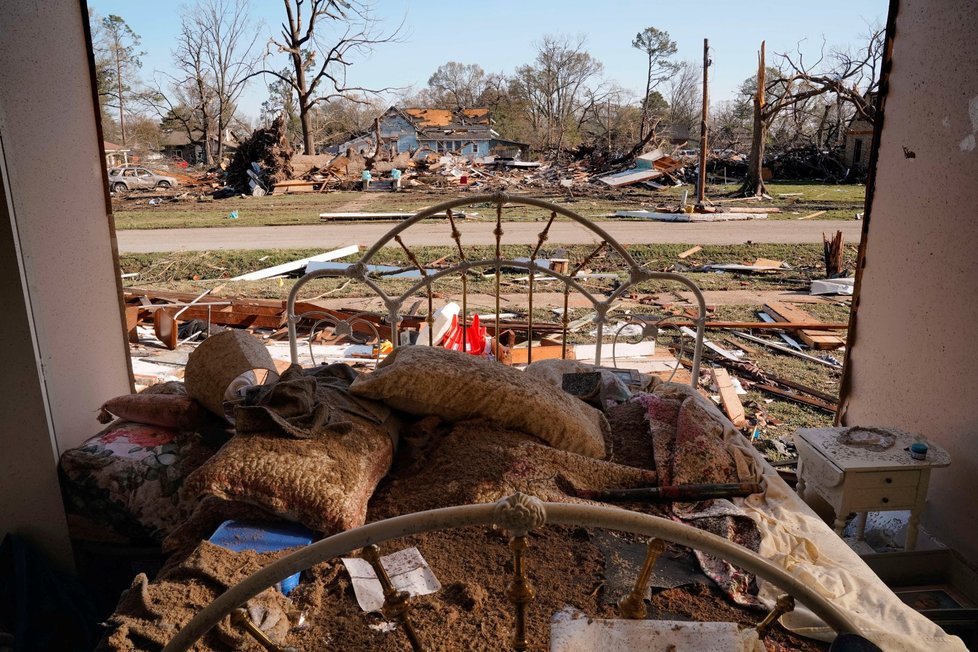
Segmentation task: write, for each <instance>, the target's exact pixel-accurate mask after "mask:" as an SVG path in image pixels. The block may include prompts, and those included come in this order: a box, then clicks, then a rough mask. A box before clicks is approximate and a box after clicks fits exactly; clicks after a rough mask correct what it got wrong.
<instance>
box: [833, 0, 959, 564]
mask: <svg viewBox="0 0 978 652" xmlns="http://www.w3.org/2000/svg"><path fill="white" fill-rule="evenodd" d="M898 4H899V8H898V12H897V15H896V29H895V37H894V40H893V56H892V72H891V75H890V80H889V81H890V86H889V91H888V93H887V95H886V99H885V109H884V116H885V117H884V122H883V131H882V136H881V140H880V145H879V153H878V162H877V170H876V187H875V193H874V196H873V199H872V205H871V206H870V208H869V218H870V219H869V222H868V224H867V231H866V234H865V236H864V239H865V252H866V253H865V266H864V268H863V270H862V279H861V288H860V294H859V297H858V308H857V312H856V322H855V330H854V331H853V332H852V333H851V334H850V338H851V341H850V347H851V350H850V353H849V359H848V362H847V364H848V365H849V366H848V370H847V373H848V374H849V378H850V381H851V384H850V391H849V396H848V409H847V412H846V413H845V420H844V423H845V424H847V425H854V424H862V425H872V424H875V425H892V426H896V427H900V428H903V429H906V430H910V431H916V432H921V433H923V434H925V435H926V436H927V437H928V438H929V439H931V440H933V441H934V442H936V443H938V444H939V445H940V446H942V447H944V448H945V449H947V450H948V451H949V452H950V454H951V466H950V467H949V468H947V469H938V470H935V471H934V472H933V474H932V475H931V489H930V494H929V497H928V504H927V510H926V513H925V516H924V518H923V522H922V524H923V526H924V527H925V528H926V529H927V530H928V531H930V532H931V533H932V534H934V535H936V536H937V537H938V538H939V539H941V540H942V541H943V542H944V543H945V544H947V545H948V546H950V547H952V548H956V549H957V550H958V551H959V552H961V553H962V554H963V555H964V556H965V557H966V558H967V559H968V560H969V561H970V562H971V563H972V564H978V509H976V508H975V506H974V503H975V498H976V496H978V143H976V138H978V65H976V62H978V3H975V2H960V1H959V0H899V3H898Z"/></svg>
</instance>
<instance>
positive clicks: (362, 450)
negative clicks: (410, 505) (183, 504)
mask: <svg viewBox="0 0 978 652" xmlns="http://www.w3.org/2000/svg"><path fill="white" fill-rule="evenodd" d="M347 417H348V418H349V420H350V422H351V424H352V425H351V428H350V430H348V431H344V432H343V433H328V434H324V435H322V436H319V437H313V438H310V439H293V438H288V437H281V436H277V435H275V434H274V433H256V434H237V435H235V436H234V437H232V438H231V440H230V441H229V442H228V443H226V444H225V445H224V446H223V447H222V448H221V450H220V451H218V452H217V454H216V455H214V457H212V458H211V459H210V460H208V461H207V463H206V464H204V465H203V466H201V468H199V469H197V471H195V472H194V473H192V474H191V475H190V477H188V478H187V481H186V483H185V484H184V489H183V492H184V495H185V496H194V497H206V496H217V497H218V498H221V499H224V500H228V501H235V502H238V503H245V504H249V505H254V506H256V507H258V508H260V509H261V510H262V512H264V513H269V514H272V515H274V516H278V517H281V518H285V519H288V520H291V521H298V522H299V523H302V524H303V525H305V526H306V527H308V528H310V529H312V530H316V531H318V532H322V533H323V534H325V535H330V534H335V533H337V532H341V531H343V530H348V529H351V528H355V527H359V526H361V525H363V523H364V521H365V520H366V514H367V501H368V500H369V499H370V497H371V496H372V495H373V491H374V488H376V486H377V483H378V482H380V479H381V478H382V477H383V476H384V475H385V474H386V473H387V469H388V468H389V467H390V464H391V460H392V459H393V456H394V445H393V443H392V441H391V437H390V435H389V434H388V431H387V428H386V427H385V426H384V425H383V424H378V423H376V422H372V421H370V420H368V419H365V418H363V417H359V416H356V415H353V414H348V415H347Z"/></svg>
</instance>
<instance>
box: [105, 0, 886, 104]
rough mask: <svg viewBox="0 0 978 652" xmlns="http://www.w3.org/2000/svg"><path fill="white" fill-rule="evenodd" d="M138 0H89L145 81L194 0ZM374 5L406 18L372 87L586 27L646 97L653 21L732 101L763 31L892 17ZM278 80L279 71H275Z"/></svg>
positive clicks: (846, 26) (613, 1)
mask: <svg viewBox="0 0 978 652" xmlns="http://www.w3.org/2000/svg"><path fill="white" fill-rule="evenodd" d="M192 4H193V3H192V2H185V3H183V4H177V3H173V4H169V5H166V8H165V9H164V8H163V5H160V4H158V3H151V2H145V1H136V2H134V1H133V0H89V7H90V8H91V9H93V10H94V11H95V12H97V14H98V15H100V16H106V15H110V14H115V15H118V16H120V17H122V18H123V19H124V20H125V21H126V22H127V23H128V24H129V26H130V27H131V28H132V29H133V31H135V32H136V33H137V34H138V35H139V36H140V37H141V38H142V43H141V46H140V47H141V49H142V50H144V51H145V53H146V54H145V55H144V56H143V57H142V63H143V67H142V72H141V76H142V79H143V81H149V80H152V79H153V77H154V74H158V73H160V72H167V71H170V70H171V67H172V64H171V60H172V49H173V45H174V40H175V38H176V36H177V34H178V33H179V28H180V13H181V9H182V8H184V7H186V6H188V5H192ZM373 6H374V14H375V15H376V16H377V17H378V18H380V19H382V26H385V27H386V28H387V29H388V30H393V29H395V28H397V27H398V25H400V24H401V23H402V21H403V26H402V31H401V37H400V39H399V41H400V42H397V43H388V44H382V45H379V46H377V48H376V49H375V50H374V51H373V52H371V53H370V54H368V55H366V56H364V57H360V58H357V59H355V60H354V61H355V63H354V64H353V66H352V67H351V69H350V73H349V75H350V77H349V81H350V83H351V84H355V85H359V86H364V87H368V88H385V87H411V86H413V87H414V88H415V89H419V88H421V87H423V86H424V85H425V84H426V82H427V80H428V77H430V76H431V73H433V72H434V71H435V69H437V68H438V66H440V65H442V64H444V63H447V62H448V61H458V62H460V63H465V64H469V63H477V64H479V65H480V66H482V68H483V69H484V70H486V71H487V72H502V73H512V72H513V70H514V69H515V68H516V67H517V66H520V65H522V64H525V63H530V62H532V60H533V58H534V56H535V50H534V43H536V42H538V41H539V39H540V38H541V37H542V36H544V35H545V34H554V35H559V34H566V35H570V36H575V37H576V36H578V35H583V36H585V37H586V38H587V49H588V51H589V52H590V53H591V55H592V56H594V57H595V58H596V59H598V60H599V61H601V62H602V63H603V64H604V71H605V77H606V78H608V79H612V80H615V81H617V82H618V83H619V84H620V85H621V86H623V87H625V88H628V89H630V90H633V91H635V94H636V97H640V96H641V92H644V88H645V73H646V69H645V66H646V62H645V55H644V54H643V53H641V52H639V51H638V50H636V49H634V48H632V47H631V42H632V39H634V38H635V35H636V34H637V33H638V32H639V31H641V30H642V29H644V28H646V27H649V26H653V27H656V28H658V29H660V30H665V31H667V32H668V33H669V35H670V36H671V37H672V39H673V40H674V41H675V42H676V45H677V46H678V49H679V52H678V54H677V56H676V58H677V59H678V60H689V61H695V62H697V64H698V65H702V61H703V39H704V38H707V39H709V41H710V50H711V56H712V60H713V65H712V66H711V68H710V98H711V104H716V103H718V102H722V101H725V100H730V99H733V98H734V96H735V94H736V91H737V88H738V86H739V85H740V83H741V82H742V81H743V80H744V79H746V78H748V77H750V76H751V75H752V74H753V73H754V71H755V70H756V67H757V51H758V49H759V47H760V43H761V41H762V40H766V41H767V47H766V50H767V56H768V62H769V63H770V62H771V60H772V59H773V54H774V53H777V52H786V51H789V52H793V51H795V50H796V49H797V48H798V47H799V44H800V46H801V48H802V50H803V51H804V52H806V53H809V55H810V56H814V55H815V54H817V51H818V49H819V48H820V47H821V45H822V42H823V38H824V40H825V41H826V42H827V44H828V45H829V46H837V47H846V46H854V47H855V46H858V45H860V44H862V43H863V42H864V40H865V39H863V38H862V37H863V35H864V34H865V33H866V32H867V30H868V28H869V26H871V25H883V24H884V23H885V20H886V11H887V3H886V1H885V0H816V1H813V2H800V1H798V0H781V1H779V2H770V1H760V0H738V1H736V2H730V1H729V0H724V1H720V0H700V1H699V2H681V1H680V0H672V1H671V2H663V1H662V0H605V1H604V2H600V1H595V0H586V1H581V0H564V1H562V2H559V1H553V0H483V1H482V2H464V1H463V2H459V1H455V2H444V1H443V0H375V2H374V5H373ZM252 7H253V16H254V18H255V20H256V22H259V21H260V22H261V24H262V36H261V37H260V43H259V45H262V50H265V47H264V44H265V43H267V41H268V39H269V38H270V36H271V34H272V30H273V29H275V30H277V29H278V26H279V25H280V24H281V23H282V21H283V19H284V15H285V10H284V8H283V4H282V3H281V2H279V1H278V0H253V2H252ZM269 52H270V53H269V55H268V56H269V59H268V67H269V68H272V69H282V68H283V67H285V66H286V65H287V61H286V59H285V56H284V55H282V54H280V53H277V52H275V50H274V48H270V49H269ZM268 81H271V78H268ZM266 86H267V82H266V81H263V80H262V78H260V77H259V78H256V79H255V80H254V81H253V83H252V84H251V85H250V86H249V88H248V89H247V90H246V91H245V94H244V96H243V97H242V99H241V101H240V103H239V104H240V109H241V111H242V113H244V114H245V115H247V116H248V117H249V118H252V119H255V118H257V117H258V114H259V113H260V110H261V103H262V101H263V100H264V99H265V97H266V96H267V89H266Z"/></svg>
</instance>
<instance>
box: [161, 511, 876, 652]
mask: <svg viewBox="0 0 978 652" xmlns="http://www.w3.org/2000/svg"><path fill="white" fill-rule="evenodd" d="M544 525H570V526H576V527H590V528H604V529H609V530H617V531H621V532H631V533H634V534H639V535H643V536H647V537H655V538H656V539H660V540H663V541H670V542H673V543H678V544H680V545H684V546H688V547H691V548H695V549H697V550H702V551H704V552H707V553H710V554H713V555H716V556H719V557H721V558H723V559H727V560H729V561H731V562H732V563H734V564H735V565H737V566H738V567H740V568H743V569H744V570H746V571H748V572H751V573H754V574H755V575H757V576H758V577H760V578H762V579H764V580H767V581H769V582H771V583H772V584H774V585H775V586H777V587H779V588H780V589H782V590H785V591H787V592H788V593H789V594H790V595H791V596H795V597H797V598H798V600H799V601H801V602H802V603H803V604H804V605H805V606H806V607H808V608H809V609H811V610H812V612H814V613H815V615H817V616H818V617H819V618H821V619H822V620H823V621H824V622H825V623H826V624H827V625H828V626H829V627H831V628H832V629H834V630H835V631H836V632H837V633H839V634H855V635H857V636H861V633H860V630H859V628H858V626H857V625H855V623H854V622H853V621H852V619H850V618H849V616H848V615H847V614H846V613H845V612H844V611H842V610H841V609H838V608H837V607H836V606H835V605H833V604H832V603H831V602H830V601H828V600H826V599H825V598H824V597H822V596H821V595H820V594H819V593H817V592H816V591H815V590H814V589H813V588H812V587H811V586H809V585H808V584H807V583H806V582H805V581H803V580H801V579H798V578H795V577H793V576H791V575H789V574H788V573H787V572H786V571H784V570H782V569H781V568H779V567H778V566H776V565H774V564H772V563H771V562H769V561H767V560H766V559H764V558H763V557H761V556H760V555H758V554H757V553H755V552H753V551H751V550H749V549H747V548H744V547H743V546H741V545H739V544H736V543H731V542H730V541H727V540H726V539H724V538H722V537H719V536H717V535H715V534H711V533H709V532H706V531H703V530H699V529H696V528H694V527H692V526H690V525H686V524H683V523H677V522H674V521H671V520H668V519H664V518H660V517H658V516H650V515H648V514H641V513H638V512H630V511H626V510H623V509H618V508H613V507H604V506H594V505H571V504H563V503H544V502H542V501H540V500H538V499H537V498H534V497H532V496H527V495H525V494H514V495H512V496H508V497H506V498H503V499H501V500H499V501H498V502H496V503H485V504H480V505H462V506H457V507H445V508H442V509H434V510H430V511H426V512H418V513H415V514H407V515H405V516H397V517H394V518H390V519H386V520H383V521H377V522H375V523H370V524H368V525H364V526H361V527H359V528H356V529H354V530H348V531H346V532H341V533H340V534H335V535H333V536H331V537H328V538H326V539H323V540H322V541H319V542H317V543H314V544H312V545H310V546H307V547H305V548H303V549H301V550H297V551H296V552H293V553H292V554H290V555H288V556H286V557H283V558H282V559H279V560H278V561H275V562H273V563H272V564H270V565H268V566H266V567H265V568H262V569H261V570H259V571H257V572H255V573H253V574H252V575H250V576H248V577H247V578H245V579H244V580H242V581H241V582H239V583H238V584H236V585H235V586H233V587H231V588H230V589H228V590H227V591H226V592H224V593H223V594H221V595H220V596H218V597H217V598H216V599H215V600H214V601H213V602H212V603H211V604H209V605H208V606H207V607H205V608H204V609H203V610H202V611H201V612H200V613H198V614H197V615H196V616H195V617H194V618H193V619H192V620H191V621H190V622H189V623H188V624H187V625H186V626H184V627H183V628H182V629H181V630H180V631H179V632H178V633H177V634H176V636H174V638H173V639H172V640H171V641H170V642H169V643H168V644H167V646H166V647H165V648H163V652H184V651H185V650H189V649H191V648H192V646H193V644H194V643H195V642H196V641H197V640H198V639H200V637H201V636H203V635H204V634H206V633H207V631H208V630H210V629H211V628H212V627H214V626H215V625H217V624H218V623H219V622H220V621H221V619H222V618H224V617H225V616H226V615H228V614H230V613H231V612H232V611H233V610H235V609H236V608H238V607H239V605H242V604H244V603H245V602H247V601H248V600H249V599H251V598H253V597H254V596H256V595H258V594H259V593H260V592H261V591H263V590H264V589H265V588H267V587H269V586H274V585H275V583H276V582H280V581H282V580H283V579H285V578H286V577H289V576H290V575H293V574H295V573H298V572H300V571H302V570H305V569H307V568H309V567H311V566H314V565H315V564H318V563H321V562H324V561H326V560H329V559H335V558H337V557H341V556H344V555H349V553H351V552H352V551H355V550H357V549H361V548H368V549H369V550H365V551H364V554H363V556H364V557H365V558H366V559H368V560H370V561H371V563H372V565H373V566H374V568H375V569H376V570H378V571H379V572H378V577H379V578H380V579H381V582H382V583H384V584H386V583H385V582H384V581H383V579H384V578H383V571H382V570H380V569H378V566H379V562H378V561H377V557H376V554H377V550H376V549H375V548H373V549H370V547H371V546H376V545H377V544H379V543H384V542H386V541H390V540H393V539H398V538H401V537H406V536H411V535H415V534H423V533H426V532H436V531H440V530H446V529H452V528H461V527H472V526H492V527H498V528H501V529H504V530H506V531H507V532H508V533H509V534H510V536H511V539H510V547H511V549H512V551H513V569H514V570H513V578H512V581H511V583H510V585H509V588H508V589H507V591H506V597H507V599H508V600H509V602H510V603H512V605H513V607H514V610H515V612H516V617H515V625H514V633H513V640H512V641H511V648H512V649H515V650H525V649H527V642H526V638H525V635H526V630H525V625H526V615H527V606H528V605H529V604H530V603H531V601H532V599H533V594H534V591H533V588H532V586H530V584H529V580H528V579H527V577H526V572H525V563H526V559H525V558H524V554H523V553H524V552H525V551H526V549H527V547H528V545H529V544H528V543H527V536H528V534H529V533H530V532H533V531H535V530H537V529H539V528H540V527H542V526H544ZM649 543H650V545H649V554H648V556H647V557H646V564H645V566H648V567H649V568H651V565H652V564H651V563H649V559H650V558H651V560H652V563H654V559H655V557H654V555H655V554H657V552H654V548H653V543H654V541H650V542H649ZM658 550H659V551H661V548H658ZM647 582H648V578H647V577H646V578H645V583H646V585H642V586H640V585H639V583H638V582H636V587H635V588H636V590H635V591H633V593H634V594H636V595H641V594H642V593H644V591H645V589H646V588H647ZM386 588H388V587H385V589H386ZM385 594H386V595H385V603H384V610H385V612H388V613H392V618H393V619H394V620H395V621H396V622H397V623H398V625H399V629H402V630H403V631H404V632H405V634H406V635H407V637H408V639H409V641H410V642H411V645H412V647H413V648H414V649H416V650H417V649H420V646H419V645H418V644H417V636H416V634H415V633H414V632H413V626H412V625H411V624H410V622H411V621H410V607H409V603H408V599H407V597H406V596H404V595H398V592H397V591H388V590H385ZM624 606H625V605H624V604H620V608H621V610H622V611H623V612H624V611H625V609H624ZM793 607H794V603H793V602H792V601H790V600H783V599H779V600H778V604H777V605H776V606H775V607H774V609H773V610H772V611H771V612H770V613H769V614H768V616H767V617H766V618H764V619H763V620H762V621H761V622H760V623H759V625H758V626H757V627H758V629H760V628H762V627H764V628H766V627H769V626H770V625H771V623H772V622H773V621H774V620H775V619H776V618H777V617H778V616H780V615H782V614H784V613H786V612H787V611H790V610H791V609H792V608H793ZM623 615H625V614H624V613H623ZM631 617H632V618H635V616H634V615H633V616H631ZM643 617H644V616H643ZM249 629H250V628H249ZM500 644H501V645H500V647H501V648H502V647H503V644H502V642H500ZM279 649H281V650H284V649H285V648H279Z"/></svg>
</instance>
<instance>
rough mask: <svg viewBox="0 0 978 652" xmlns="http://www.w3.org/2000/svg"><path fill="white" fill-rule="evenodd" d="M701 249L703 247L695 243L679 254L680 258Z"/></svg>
mask: <svg viewBox="0 0 978 652" xmlns="http://www.w3.org/2000/svg"><path fill="white" fill-rule="evenodd" d="M702 250H703V247H701V246H699V245H696V246H695V247H692V248H690V249H687V250H686V251H684V252H683V253H681V254H679V257H680V258H688V257H690V256H692V255H693V254H695V253H696V252H698V251H702Z"/></svg>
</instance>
